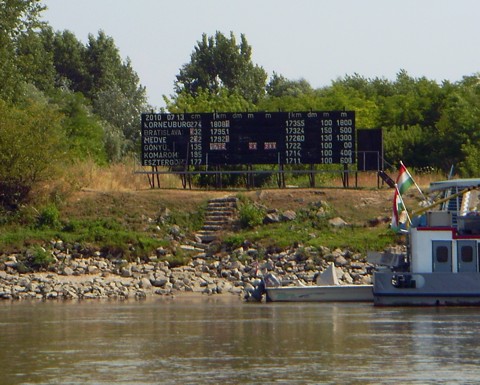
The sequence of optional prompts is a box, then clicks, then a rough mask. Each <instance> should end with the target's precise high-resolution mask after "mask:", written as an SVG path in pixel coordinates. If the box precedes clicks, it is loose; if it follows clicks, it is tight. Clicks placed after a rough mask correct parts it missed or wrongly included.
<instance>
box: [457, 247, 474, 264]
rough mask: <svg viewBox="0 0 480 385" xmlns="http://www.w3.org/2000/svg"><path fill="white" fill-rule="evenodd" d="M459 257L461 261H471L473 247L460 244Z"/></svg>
mask: <svg viewBox="0 0 480 385" xmlns="http://www.w3.org/2000/svg"><path fill="white" fill-rule="evenodd" d="M460 258H461V260H462V262H463V263H471V262H473V247H472V246H462V248H461V249H460Z"/></svg>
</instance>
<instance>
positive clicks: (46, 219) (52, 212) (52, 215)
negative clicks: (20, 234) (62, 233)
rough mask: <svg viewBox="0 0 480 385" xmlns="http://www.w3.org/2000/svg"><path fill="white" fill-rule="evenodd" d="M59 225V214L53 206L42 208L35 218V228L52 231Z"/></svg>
mask: <svg viewBox="0 0 480 385" xmlns="http://www.w3.org/2000/svg"><path fill="white" fill-rule="evenodd" d="M59 225H60V212H59V211H58V209H57V207H56V206H55V205H48V206H46V207H44V208H43V210H42V211H41V212H40V214H39V215H38V218H37V227H38V228H45V227H49V228H52V229H55V228H57V227H58V226H59Z"/></svg>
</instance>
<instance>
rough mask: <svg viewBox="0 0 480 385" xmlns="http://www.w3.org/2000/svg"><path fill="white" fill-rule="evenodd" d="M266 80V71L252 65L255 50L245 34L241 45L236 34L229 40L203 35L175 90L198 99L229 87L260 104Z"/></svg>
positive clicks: (217, 34)
mask: <svg viewBox="0 0 480 385" xmlns="http://www.w3.org/2000/svg"><path fill="white" fill-rule="evenodd" d="M266 81H267V73H266V72H265V70H264V69H263V68H262V67H259V66H258V65H255V64H253V63H252V47H251V46H250V45H249V44H248V42H247V39H246V37H245V35H243V34H242V35H241V37H240V43H239V44H237V40H236V38H235V35H234V34H233V32H231V33H230V38H228V37H226V36H225V35H223V34H222V33H221V32H218V31H217V32H216V34H215V36H210V37H207V35H206V34H203V35H202V40H201V41H198V42H197V46H196V47H195V48H194V51H193V53H192V54H191V57H190V62H189V63H187V64H185V65H183V66H182V68H181V69H180V73H179V74H178V75H177V80H176V82H175V91H176V93H177V95H179V94H182V93H187V94H190V95H192V96H197V94H198V93H199V92H200V90H207V91H209V92H211V93H213V94H215V93H218V92H220V90H221V89H223V88H226V89H227V90H228V91H230V92H236V93H238V94H240V95H241V96H242V97H243V98H244V99H245V100H247V101H249V102H252V103H256V102H258V100H260V99H261V98H262V97H263V96H264V94H265V85H266Z"/></svg>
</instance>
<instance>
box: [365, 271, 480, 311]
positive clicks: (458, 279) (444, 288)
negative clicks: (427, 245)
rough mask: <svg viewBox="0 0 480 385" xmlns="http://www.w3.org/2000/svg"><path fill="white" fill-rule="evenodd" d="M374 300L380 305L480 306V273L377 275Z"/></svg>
mask: <svg viewBox="0 0 480 385" xmlns="http://www.w3.org/2000/svg"><path fill="white" fill-rule="evenodd" d="M373 300H374V304H375V305H377V306H461V305H480V274H478V273H476V272H472V273H468V272H465V273H394V272H380V273H375V274H374V284H373Z"/></svg>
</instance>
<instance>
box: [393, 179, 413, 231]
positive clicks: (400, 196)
mask: <svg viewBox="0 0 480 385" xmlns="http://www.w3.org/2000/svg"><path fill="white" fill-rule="evenodd" d="M395 190H397V194H398V198H399V200H400V203H401V204H402V206H403V208H404V209H405V214H406V215H407V219H408V223H409V224H412V220H411V219H410V215H408V210H407V206H405V202H404V201H403V198H402V194H400V191H399V190H398V186H397V184H396V183H395Z"/></svg>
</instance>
